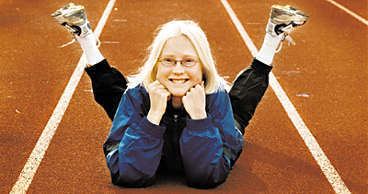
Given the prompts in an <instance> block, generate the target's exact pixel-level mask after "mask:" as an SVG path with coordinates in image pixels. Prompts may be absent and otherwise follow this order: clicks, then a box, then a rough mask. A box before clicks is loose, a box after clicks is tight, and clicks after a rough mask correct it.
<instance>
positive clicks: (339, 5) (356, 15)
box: [326, 0, 368, 26]
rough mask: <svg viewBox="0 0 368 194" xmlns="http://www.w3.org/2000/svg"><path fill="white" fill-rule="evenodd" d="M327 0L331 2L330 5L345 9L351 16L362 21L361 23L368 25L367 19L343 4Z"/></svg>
mask: <svg viewBox="0 0 368 194" xmlns="http://www.w3.org/2000/svg"><path fill="white" fill-rule="evenodd" d="M326 1H327V2H329V3H331V4H332V5H334V6H336V7H338V8H340V9H342V10H343V11H345V12H346V13H348V14H350V15H351V16H353V17H354V18H355V19H357V20H359V21H360V22H362V23H363V24H365V25H367V26H368V20H366V19H364V18H363V17H362V16H360V15H358V14H356V13H354V12H352V11H350V10H349V9H348V8H346V7H344V6H343V5H341V4H339V3H337V2H335V1H333V0H326Z"/></svg>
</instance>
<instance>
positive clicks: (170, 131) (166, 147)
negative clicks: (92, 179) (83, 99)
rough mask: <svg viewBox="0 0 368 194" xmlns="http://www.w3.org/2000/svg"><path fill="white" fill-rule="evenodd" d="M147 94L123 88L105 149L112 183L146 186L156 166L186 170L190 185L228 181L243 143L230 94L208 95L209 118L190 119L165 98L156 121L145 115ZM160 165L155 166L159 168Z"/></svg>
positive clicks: (154, 172) (152, 179)
mask: <svg viewBox="0 0 368 194" xmlns="http://www.w3.org/2000/svg"><path fill="white" fill-rule="evenodd" d="M149 108H150V102H149V95H148V93H147V91H146V89H145V88H144V87H142V86H137V87H135V88H131V89H127V90H126V91H125V93H124V95H123V96H122V98H121V101H120V104H119V107H118V109H117V112H116V114H115V117H114V119H113V123H112V127H111V129H110V132H109V135H108V138H107V140H106V142H105V143H104V153H105V156H106V161H107V165H108V168H109V169H110V172H111V177H112V181H113V183H114V184H118V185H123V186H137V187H141V186H148V185H151V184H153V182H154V180H155V175H156V172H157V171H160V170H163V169H164V170H167V171H169V172H173V173H181V172H183V173H184V174H185V177H186V180H187V182H188V184H189V185H190V186H194V187H213V186H216V185H218V184H220V183H222V182H224V181H225V180H226V177H227V175H228V174H229V172H230V170H231V169H232V167H233V165H234V163H235V161H236V160H237V158H238V157H239V155H240V153H241V151H242V147H243V136H242V133H241V132H240V131H239V130H238V129H237V128H236V127H235V125H234V117H233V112H232V108H231V104H230V99H229V95H228V93H227V92H226V91H218V92H215V93H213V94H209V95H206V112H207V118H205V119H201V120H193V119H190V117H189V115H188V114H187V113H186V111H185V110H184V108H182V109H174V108H173V107H172V105H171V102H170V101H169V102H168V105H167V109H166V112H165V114H164V115H163V117H162V119H161V122H160V125H155V124H153V123H151V122H150V121H148V120H147V118H146V116H147V114H148V111H149ZM158 169H159V170H158Z"/></svg>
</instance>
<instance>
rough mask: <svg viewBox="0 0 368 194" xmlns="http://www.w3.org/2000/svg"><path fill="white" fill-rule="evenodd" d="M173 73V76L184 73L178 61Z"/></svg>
mask: <svg viewBox="0 0 368 194" xmlns="http://www.w3.org/2000/svg"><path fill="white" fill-rule="evenodd" d="M172 71H173V73H175V74H178V73H184V68H183V66H182V64H181V62H180V61H177V62H176V63H175V66H174V68H173V70H172Z"/></svg>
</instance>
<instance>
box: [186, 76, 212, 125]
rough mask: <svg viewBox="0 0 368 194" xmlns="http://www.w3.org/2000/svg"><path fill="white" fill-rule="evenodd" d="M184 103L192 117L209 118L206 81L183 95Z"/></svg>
mask: <svg viewBox="0 0 368 194" xmlns="http://www.w3.org/2000/svg"><path fill="white" fill-rule="evenodd" d="M182 101H183V105H184V108H185V110H186V111H187V112H188V114H189V116H190V117H191V118H192V119H197V120H198V119H204V118H207V113H206V93H205V91H204V83H203V82H202V84H197V85H195V86H194V87H193V88H191V89H189V91H188V92H187V93H186V94H185V96H183V99H182Z"/></svg>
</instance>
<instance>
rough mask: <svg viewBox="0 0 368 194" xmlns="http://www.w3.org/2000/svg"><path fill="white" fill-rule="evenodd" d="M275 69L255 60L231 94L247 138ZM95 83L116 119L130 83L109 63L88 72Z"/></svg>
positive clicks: (100, 99) (97, 97) (237, 119)
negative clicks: (252, 119)
mask: <svg viewBox="0 0 368 194" xmlns="http://www.w3.org/2000/svg"><path fill="white" fill-rule="evenodd" d="M271 69H272V67H270V66H268V65H265V64H263V63H262V62H260V61H258V60H257V59H253V61H252V64H251V65H250V66H249V67H248V68H246V69H245V70H243V71H242V72H240V74H239V75H238V76H237V77H236V79H235V81H234V83H233V86H232V87H231V89H230V91H229V95H230V100H231V105H232V109H233V113H234V120H235V125H236V127H237V128H238V129H239V130H240V131H241V132H242V134H244V129H245V127H246V126H247V125H248V124H249V121H250V119H251V118H252V117H253V114H254V112H255V110H256V107H257V105H258V103H259V102H260V100H261V99H262V97H263V95H264V93H265V91H266V89H267V87H268V74H269V72H270V71H271ZM85 70H86V72H87V74H88V75H89V77H90V78H91V80H92V88H93V94H94V98H95V100H96V102H97V103H98V104H100V105H101V106H102V107H103V108H104V110H105V111H106V113H107V115H108V116H109V118H110V119H111V120H112V119H113V118H114V115H115V112H116V110H117V108H118V106H119V102H120V98H121V96H122V95H123V93H124V91H125V90H126V88H127V80H126V78H125V77H124V76H123V74H121V73H120V72H119V71H118V70H117V69H115V68H113V67H111V66H110V65H109V63H108V62H107V60H106V59H105V60H103V61H101V62H99V63H97V64H96V65H94V66H91V67H88V68H86V69H85Z"/></svg>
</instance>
